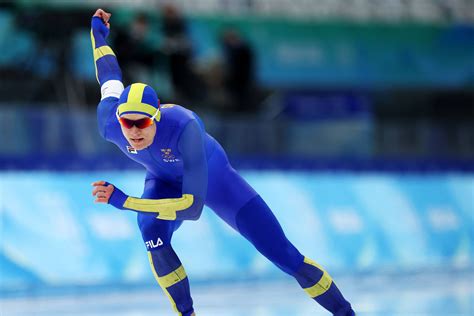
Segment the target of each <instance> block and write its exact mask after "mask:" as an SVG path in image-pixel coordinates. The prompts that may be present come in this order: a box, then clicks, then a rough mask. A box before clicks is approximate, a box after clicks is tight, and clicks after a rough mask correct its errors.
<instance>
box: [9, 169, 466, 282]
mask: <svg viewBox="0 0 474 316" xmlns="http://www.w3.org/2000/svg"><path fill="white" fill-rule="evenodd" d="M242 174H243V175H244V177H245V178H246V179H247V180H248V181H249V182H250V183H251V184H252V185H253V186H254V187H255V188H256V189H257V191H258V192H260V194H261V195H262V196H263V198H264V199H265V200H266V201H267V203H268V204H269V205H270V207H271V208H272V209H273V210H274V212H275V214H276V216H277V218H278V219H279V220H280V222H281V224H282V226H283V228H284V230H285V232H286V233H287V235H288V237H289V239H290V240H291V241H292V242H293V243H294V244H295V245H296V246H297V247H298V248H299V249H300V251H301V252H303V253H304V254H305V255H306V256H309V257H311V258H313V259H315V260H317V261H318V262H319V263H321V264H323V265H324V266H326V267H328V268H329V269H330V270H331V271H345V272H356V271H367V270H370V271H372V270H378V269H396V270H400V269H402V270H403V269H410V270H411V269H424V268H431V267H461V268H462V267H469V266H470V265H472V264H473V263H474V260H473V258H474V256H473V254H474V249H473V244H474V242H473V241H474V176H473V175H472V174H471V175H466V174H427V175H421V174H419V175H416V174H410V175H396V174H378V173H373V174H347V173H303V172H282V171H279V172H270V171H266V172H262V171H259V172H251V171H247V172H243V173H242ZM143 176H144V175H143V173H142V172H138V171H133V172H132V171H130V172H107V173H105V172H102V173H46V172H31V173H18V172H2V173H0V179H1V180H0V290H1V291H10V290H18V289H24V288H30V287H31V286H34V287H41V286H61V285H65V286H68V285H88V284H91V285H101V284H123V283H133V284H135V283H138V284H141V283H152V282H154V281H153V278H152V277H151V272H150V269H149V267H148V261H147V256H146V248H145V245H144V242H143V241H142V240H141V236H140V233H139V230H138V227H137V225H136V214H135V213H133V212H127V211H120V210H117V209H114V208H113V207H111V206H107V205H98V204H94V203H93V198H92V196H91V193H90V192H91V186H90V183H92V182H93V181H95V180H100V179H103V180H107V181H109V182H111V183H114V184H116V185H117V186H118V187H119V188H121V189H122V190H123V191H124V192H127V193H129V194H131V195H135V196H140V193H141V190H142V189H143ZM173 238H174V239H173V243H174V247H175V249H176V251H177V253H178V254H179V256H180V257H181V259H182V261H183V264H184V266H185V268H186V270H187V272H188V275H190V277H191V278H192V279H193V280H219V279H234V278H252V277H259V278H265V277H278V276H281V275H282V274H281V273H280V272H279V271H278V270H277V268H275V267H273V266H272V265H271V264H270V263H269V262H268V261H266V260H265V259H264V258H263V257H262V256H260V255H259V254H257V252H256V251H255V250H253V248H252V247H251V246H250V245H249V244H248V242H246V241H245V240H244V239H243V238H241V237H240V236H239V235H238V234H237V233H236V232H234V231H232V230H231V229H230V228H229V227H227V226H226V225H225V223H224V222H222V221H221V220H220V219H219V218H218V217H217V216H216V215H215V214H214V213H213V212H212V211H211V210H210V209H207V208H206V209H205V210H204V212H203V215H202V217H201V219H200V220H199V221H198V222H186V223H184V224H183V225H182V226H181V228H180V229H179V230H178V231H177V232H176V233H175V235H174V237H173Z"/></svg>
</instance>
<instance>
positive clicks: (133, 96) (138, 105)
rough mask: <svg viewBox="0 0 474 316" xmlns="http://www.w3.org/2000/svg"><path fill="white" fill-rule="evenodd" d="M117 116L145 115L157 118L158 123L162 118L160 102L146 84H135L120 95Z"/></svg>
mask: <svg viewBox="0 0 474 316" xmlns="http://www.w3.org/2000/svg"><path fill="white" fill-rule="evenodd" d="M118 104H119V106H118V108H117V115H118V116H119V117H120V116H122V115H123V114H144V115H147V116H149V117H155V120H156V121H157V122H158V121H159V120H160V117H161V113H160V100H159V99H158V96H157V95H156V92H155V90H153V88H152V87H150V86H149V85H146V84H144V83H133V84H131V85H129V86H128V87H126V88H125V90H123V92H122V94H121V95H120V98H119V102H118Z"/></svg>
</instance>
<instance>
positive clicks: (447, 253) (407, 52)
mask: <svg viewBox="0 0 474 316" xmlns="http://www.w3.org/2000/svg"><path fill="white" fill-rule="evenodd" d="M98 7H100V8H103V9H105V10H107V11H109V12H111V13H112V19H111V34H110V36H109V44H110V46H111V47H112V48H113V50H114V51H115V53H116V55H117V57H118V61H119V63H120V65H121V68H122V71H123V75H124V83H125V85H128V84H130V83H132V82H136V81H140V82H145V83H148V84H150V85H152V86H153V87H154V88H155V89H156V90H157V92H158V95H159V97H160V99H161V102H162V103H177V104H181V105H183V106H185V107H187V108H189V109H192V110H193V111H195V112H196V113H197V114H198V115H199V116H200V117H201V118H202V119H203V121H204V122H205V124H206V128H207V130H208V132H209V133H210V134H211V135H213V136H214V137H215V138H216V139H217V140H218V141H219V142H221V144H222V145H223V147H224V148H225V149H226V150H227V152H228V154H229V157H230V160H231V162H232V164H233V165H234V167H235V168H236V169H238V170H239V172H241V174H242V175H243V176H244V177H245V178H246V179H247V180H248V181H249V182H250V183H251V184H252V185H253V186H254V187H255V188H256V189H257V191H258V192H259V193H260V194H261V195H262V196H263V198H264V199H265V200H266V201H267V202H268V204H269V205H270V207H271V208H272V209H273V210H274V212H275V214H276V216H277V218H278V219H279V220H280V222H281V224H282V226H283V228H284V230H285V232H286V233H287V235H288V237H289V239H290V240H292V241H293V243H294V244H295V245H296V246H297V247H298V248H299V249H300V251H301V252H303V253H304V254H305V255H306V256H308V257H311V258H313V259H314V260H316V261H318V262H319V263H320V264H321V265H323V266H324V267H326V268H327V269H328V270H329V271H330V272H331V273H332V275H333V276H334V277H335V279H336V280H337V282H338V283H339V287H340V288H342V290H343V292H344V293H345V295H346V296H347V297H348V298H349V299H350V301H351V302H352V304H353V306H354V307H355V309H356V311H358V315H462V316H464V315H466V316H467V315H474V303H473V302H474V286H473V284H474V267H473V263H474V257H473V255H474V247H473V242H474V89H473V88H474V2H473V1H471V0H447V1H441V0H291V1H290V0H288V1H287V0H199V1H198V0H177V1H172V2H171V1H154V0H139V1H126V0H113V1H112V0H102V1H97V0H83V1H73V0H71V1H66V0H42V1H33V0H18V1H0V83H1V84H0V139H1V146H0V315H2V316H3V315H5V316H6V315H8V316H10V315H15V316H20V315H22V316H26V315H42V316H43V315H106V316H107V315H121V316H122V315H123V316H124V315H133V316H137V315H174V314H173V313H172V311H171V308H170V306H169V303H168V302H167V300H166V298H165V297H164V295H163V293H162V292H161V290H160V289H159V287H158V285H155V281H154V279H153V276H152V274H151V271H150V268H149V267H148V261H147V257H146V249H145V248H144V246H143V242H142V240H141V236H140V233H139V230H138V227H137V226H136V218H135V214H134V213H126V212H118V211H117V210H115V209H113V208H112V207H107V206H104V205H95V204H94V203H93V199H92V197H91V195H90V183H91V182H93V181H95V180H99V179H105V180H108V181H110V182H112V183H114V184H116V185H117V186H118V187H120V188H121V189H122V190H124V191H125V192H127V193H128V194H130V195H135V196H140V194H141V192H142V190H143V179H144V169H143V168H142V167H141V166H140V165H137V164H135V163H134V162H132V161H128V160H127V159H126V158H125V157H124V156H123V155H122V154H121V153H120V151H119V150H118V149H117V148H115V147H114V146H113V145H112V144H109V143H106V142H105V141H104V140H103V139H101V138H100V136H99V133H98V130H97V125H96V124H97V123H96V114H95V108H96V106H97V103H98V101H99V99H100V89H99V85H98V83H97V81H96V79H95V70H94V64H93V59H92V50H91V43H90V35H89V32H90V18H91V16H92V14H93V13H94V11H95V10H96V9H97V8H98ZM174 247H175V249H176V251H177V253H178V254H179V256H180V258H181V260H182V261H183V264H184V266H185V268H186V271H187V273H188V275H189V277H190V280H191V286H192V289H193V292H194V300H195V308H196V311H197V312H198V315H220V316H227V315H236V316H237V315H239V316H241V315H259V316H260V315H262V316H271V315H279V316H282V315H291V316H293V315H294V316H297V315H327V313H325V312H324V311H323V309H322V308H320V307H319V306H316V304H314V302H313V301H311V300H309V299H308V298H307V297H306V294H305V293H304V292H303V291H301V289H299V286H298V285H297V284H296V282H294V281H293V280H292V279H291V278H289V277H288V276H286V275H284V274H283V273H282V272H280V271H279V270H278V269H277V268H275V267H273V266H272V265H271V264H270V263H269V262H267V261H266V260H265V259H264V258H263V257H261V256H260V255H259V254H258V253H257V252H256V251H255V250H254V249H253V248H252V247H251V246H250V245H249V244H248V243H247V242H246V241H245V240H244V239H243V238H241V237H240V236H239V235H238V234H236V233H235V232H233V231H232V230H231V229H230V228H228V227H227V226H226V225H225V224H224V223H223V222H222V221H220V220H219V219H218V218H217V217H216V216H215V214H214V213H213V212H212V211H211V210H210V209H205V210H204V212H203V216H202V217H201V219H200V220H199V221H198V222H188V223H185V224H183V226H182V228H180V230H178V231H177V232H176V233H175V235H174Z"/></svg>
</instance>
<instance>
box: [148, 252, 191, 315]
mask: <svg viewBox="0 0 474 316" xmlns="http://www.w3.org/2000/svg"><path fill="white" fill-rule="evenodd" d="M148 261H149V262H150V266H151V271H152V272H153V276H154V277H155V280H156V282H158V284H159V285H160V287H161V289H162V290H163V292H165V294H166V296H168V299H169V300H170V302H171V306H172V307H173V310H174V311H175V312H177V313H178V316H182V314H181V313H180V312H179V311H178V308H177V307H176V302H175V301H174V299H173V297H172V296H171V295H170V293H169V292H168V290H167V289H166V288H167V286H163V285H162V283H164V282H166V280H163V281H162V280H161V279H162V278H161V277H159V276H158V274H157V273H156V270H155V264H154V263H153V257H152V255H151V252H150V251H148ZM182 267H183V266H180V268H182ZM177 270H179V268H178V269H177ZM175 271H176V270H175ZM183 272H184V269H183ZM171 273H174V271H173V272H171ZM171 273H170V274H171ZM170 274H167V275H165V276H164V277H163V278H166V277H167V276H169V275H170ZM184 276H185V277H186V273H184ZM170 279H171V278H170ZM178 282H179V281H178ZM176 283H177V282H176ZM170 286H171V285H170Z"/></svg>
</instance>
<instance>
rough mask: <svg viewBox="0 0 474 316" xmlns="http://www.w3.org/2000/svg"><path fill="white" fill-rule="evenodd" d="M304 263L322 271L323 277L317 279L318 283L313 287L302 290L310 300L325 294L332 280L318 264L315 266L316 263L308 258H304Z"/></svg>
mask: <svg viewBox="0 0 474 316" xmlns="http://www.w3.org/2000/svg"><path fill="white" fill-rule="evenodd" d="M304 262H305V263H307V264H310V265H312V266H314V267H316V268H318V269H319V270H321V271H323V276H322V277H321V279H319V281H318V282H317V283H316V284H315V285H313V286H311V287H308V288H305V289H304V290H305V291H306V293H308V294H309V296H311V297H312V298H315V297H318V296H320V295H322V294H324V293H326V291H327V290H329V288H330V287H331V284H332V278H331V276H330V275H329V273H327V272H326V270H324V269H323V268H322V267H321V266H320V265H319V264H317V263H316V262H314V261H313V260H311V259H309V258H306V257H305V258H304Z"/></svg>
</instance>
